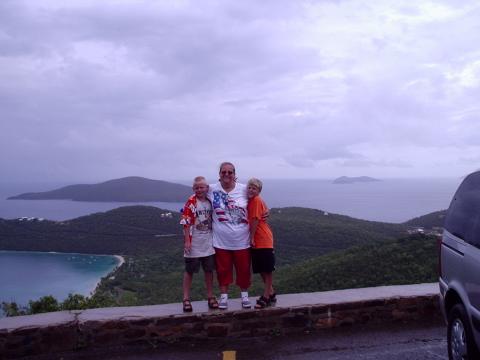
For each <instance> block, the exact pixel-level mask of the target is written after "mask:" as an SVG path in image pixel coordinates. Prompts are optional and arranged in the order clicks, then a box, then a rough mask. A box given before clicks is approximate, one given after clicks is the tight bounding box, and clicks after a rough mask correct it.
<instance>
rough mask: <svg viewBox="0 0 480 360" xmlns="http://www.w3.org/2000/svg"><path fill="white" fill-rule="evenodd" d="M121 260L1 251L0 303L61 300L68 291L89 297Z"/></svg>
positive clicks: (100, 256)
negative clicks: (42, 298) (49, 297)
mask: <svg viewBox="0 0 480 360" xmlns="http://www.w3.org/2000/svg"><path fill="white" fill-rule="evenodd" d="M119 262H120V259H119V258H117V257H115V256H111V255H81V254H65V253H42V252H24V251H0V303H1V302H2V301H7V302H12V301H14V302H16V303H17V304H22V305H26V304H28V301H29V300H36V299H38V298H40V297H42V296H45V295H52V296H54V297H55V298H56V299H57V300H59V301H62V300H64V299H65V298H66V297H67V296H68V294H69V293H76V294H82V295H85V296H88V295H90V294H91V293H92V291H93V290H94V289H95V287H96V286H97V283H98V282H99V281H100V279H101V278H102V277H104V276H106V275H108V274H109V273H110V272H111V271H112V270H113V269H114V268H115V267H117V266H118V265H119ZM0 316H1V315H0Z"/></svg>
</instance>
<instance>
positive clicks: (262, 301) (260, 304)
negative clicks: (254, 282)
mask: <svg viewBox="0 0 480 360" xmlns="http://www.w3.org/2000/svg"><path fill="white" fill-rule="evenodd" d="M267 306H270V299H269V298H266V297H265V296H263V295H262V296H260V297H259V298H258V300H257V303H256V305H255V309H265V308H266V307H267Z"/></svg>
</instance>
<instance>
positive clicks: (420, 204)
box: [0, 178, 461, 223]
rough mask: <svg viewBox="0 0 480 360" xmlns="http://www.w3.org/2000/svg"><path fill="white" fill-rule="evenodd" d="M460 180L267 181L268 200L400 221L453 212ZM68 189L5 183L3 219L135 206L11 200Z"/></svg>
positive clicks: (0, 192) (0, 200)
mask: <svg viewBox="0 0 480 360" xmlns="http://www.w3.org/2000/svg"><path fill="white" fill-rule="evenodd" d="M241 181H242V180H241ZM179 182H181V183H185V184H187V183H188V181H179ZM243 182H245V181H243ZM460 182H461V179H460V178H450V179H388V180H382V181H380V182H369V183H354V184H342V185H340V184H333V183H332V181H331V180H324V179H321V180H265V181H264V187H263V191H262V196H263V198H264V199H265V201H266V202H267V204H268V206H269V207H287V206H300V207H308V208H314V209H320V210H324V211H327V212H331V213H337V214H342V215H348V216H352V217H355V218H359V219H365V220H374V221H384V222H397V223H398V222H403V221H406V220H409V219H411V218H414V217H417V216H421V215H425V214H427V213H430V212H433V211H437V210H442V209H446V208H448V205H449V204H450V201H451V199H452V197H453V194H454V192H455V190H456V188H457V187H458V185H459V184H460ZM63 185H65V184H22V185H18V184H0V218H4V219H12V218H18V217H22V216H29V217H41V218H46V219H50V220H66V219H71V218H75V217H78V216H83V215H88V214H91V213H96V212H104V211H108V210H111V209H114V208H117V207H120V206H127V205H134V204H133V203H118V202H117V203H116V202H112V203H102V202H78V201H69V200H6V198H7V197H8V196H12V195H17V194H19V193H22V192H29V191H34V192H36V191H45V190H52V189H55V188H57V187H59V186H63ZM136 204H143V205H151V206H156V207H159V208H162V209H167V210H173V211H179V210H180V208H181V207H182V206H183V204H182V203H162V202H150V203H136Z"/></svg>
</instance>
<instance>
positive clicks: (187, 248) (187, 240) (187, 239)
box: [183, 224, 192, 254]
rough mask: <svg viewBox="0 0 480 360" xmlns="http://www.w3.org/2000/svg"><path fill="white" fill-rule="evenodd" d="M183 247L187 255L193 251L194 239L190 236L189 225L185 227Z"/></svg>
mask: <svg viewBox="0 0 480 360" xmlns="http://www.w3.org/2000/svg"><path fill="white" fill-rule="evenodd" d="M183 247H184V249H185V253H186V254H188V253H190V250H192V237H191V236H190V225H188V224H187V225H184V226H183Z"/></svg>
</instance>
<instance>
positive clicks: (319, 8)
mask: <svg viewBox="0 0 480 360" xmlns="http://www.w3.org/2000/svg"><path fill="white" fill-rule="evenodd" d="M479 114H480V5H479V3H478V1H460V2H458V1H450V2H445V1H434V2H429V1H422V0H419V1H415V2H412V1H410V0H406V1H403V2H402V1H384V0H382V1H367V0H366V1H278V0H272V1H265V0H262V1H245V0H242V1H197V0H192V1H96V0H94V1H86V0H78V1H73V0H69V1H64V0H58V1H53V0H49V1H46V0H42V1H37V0H31V1H21V0H1V1H0V172H1V174H2V176H1V177H2V180H3V181H20V180H25V179H28V180H39V181H52V180H58V181H72V182H78V181H82V182H83V181H91V182H96V181H100V180H108V179H112V178H117V177H123V176H128V175H139V176H145V177H150V178H154V179H190V178H193V177H194V176H196V175H200V174H204V175H206V176H207V177H208V178H209V180H215V178H216V173H217V166H218V164H219V163H220V162H221V161H225V160H229V161H232V162H234V163H235V165H236V167H237V173H238V175H239V176H241V177H243V178H245V177H249V176H257V177H260V178H334V177H337V176H341V175H348V176H360V175H368V176H374V177H380V178H392V177H431V176H433V177H437V176H453V177H458V176H463V175H465V174H466V173H469V172H471V171H473V170H476V169H478V168H480V121H479Z"/></svg>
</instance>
